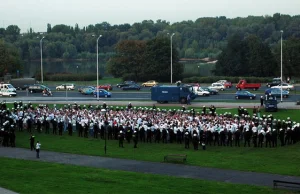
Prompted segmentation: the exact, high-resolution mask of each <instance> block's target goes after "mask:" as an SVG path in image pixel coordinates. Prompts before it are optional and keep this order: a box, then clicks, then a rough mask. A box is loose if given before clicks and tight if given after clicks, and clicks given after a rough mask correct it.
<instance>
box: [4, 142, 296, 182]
mask: <svg viewBox="0 0 300 194" xmlns="http://www.w3.org/2000/svg"><path fill="white" fill-rule="evenodd" d="M0 156H2V157H8V158H15V159H25V160H33V161H36V160H39V161H45V162H55V163H61V164H72V165H79V166H87V167H96V168H105V169H110V170H123V171H132V172H139V173H150V174H160V175H169V176H176V177H183V178H194V179H204V180H213V181H221V182H226V183H237V184H249V185H258V186H268V187H272V184H273V182H272V181H273V180H275V179H276V180H283V181H295V182H300V177H296V176H285V175H277V174H267V173H254V172H243V171H236V170H224V169H216V168H203V167H197V166H187V165H180V164H167V163H155V162H144V161H135V160H127V159H115V158H106V157H97V156H84V155H76V154H67V153H57V152H50V151H43V150H42V151H41V154H40V156H41V158H40V159H36V158H35V152H33V151H30V150H29V149H23V148H4V147H1V148H0Z"/></svg>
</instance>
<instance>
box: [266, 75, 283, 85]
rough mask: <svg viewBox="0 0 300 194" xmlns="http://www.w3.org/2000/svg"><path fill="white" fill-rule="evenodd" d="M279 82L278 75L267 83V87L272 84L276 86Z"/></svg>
mask: <svg viewBox="0 0 300 194" xmlns="http://www.w3.org/2000/svg"><path fill="white" fill-rule="evenodd" d="M279 84H281V79H280V77H277V78H273V80H272V82H270V83H267V87H269V88H271V87H273V86H278V85H279Z"/></svg>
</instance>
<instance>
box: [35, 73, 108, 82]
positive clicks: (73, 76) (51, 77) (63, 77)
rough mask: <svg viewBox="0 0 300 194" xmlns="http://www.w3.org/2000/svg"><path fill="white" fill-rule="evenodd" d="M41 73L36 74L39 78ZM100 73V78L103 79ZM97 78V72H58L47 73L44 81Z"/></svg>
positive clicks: (91, 79) (92, 79) (89, 79)
mask: <svg viewBox="0 0 300 194" xmlns="http://www.w3.org/2000/svg"><path fill="white" fill-rule="evenodd" d="M40 77H41V76H40V74H37V75H36V78H37V79H39V78H40ZM101 78H102V77H101V75H100V74H99V78H98V79H101ZM96 79H97V74H94V73H86V74H67V73H58V74H45V75H44V81H94V80H96Z"/></svg>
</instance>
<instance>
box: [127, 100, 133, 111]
mask: <svg viewBox="0 0 300 194" xmlns="http://www.w3.org/2000/svg"><path fill="white" fill-rule="evenodd" d="M131 109H132V104H131V102H129V103H128V105H127V110H131Z"/></svg>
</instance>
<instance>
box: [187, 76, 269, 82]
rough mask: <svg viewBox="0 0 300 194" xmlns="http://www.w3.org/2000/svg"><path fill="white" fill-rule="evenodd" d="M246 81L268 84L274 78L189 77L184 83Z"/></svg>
mask: <svg viewBox="0 0 300 194" xmlns="http://www.w3.org/2000/svg"><path fill="white" fill-rule="evenodd" d="M241 79H245V80H247V82H249V83H267V82H269V81H270V80H272V78H269V77H229V76H209V77H189V78H184V79H183V80H182V81H183V83H214V82H216V81H218V80H227V81H230V82H231V83H238V82H239V80H241Z"/></svg>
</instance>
